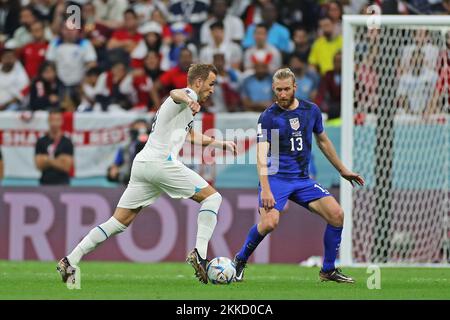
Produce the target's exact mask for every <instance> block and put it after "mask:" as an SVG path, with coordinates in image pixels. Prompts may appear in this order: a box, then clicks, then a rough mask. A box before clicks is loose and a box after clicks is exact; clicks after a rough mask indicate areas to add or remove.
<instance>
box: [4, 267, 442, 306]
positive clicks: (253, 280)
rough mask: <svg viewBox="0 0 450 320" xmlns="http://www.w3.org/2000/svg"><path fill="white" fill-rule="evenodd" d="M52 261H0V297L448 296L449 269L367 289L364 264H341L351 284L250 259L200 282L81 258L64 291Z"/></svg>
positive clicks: (396, 271)
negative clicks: (241, 277)
mask: <svg viewBox="0 0 450 320" xmlns="http://www.w3.org/2000/svg"><path fill="white" fill-rule="evenodd" d="M55 267H56V262H34V261H33V262H31V261H24V262H10V261H0V299H181V300H196V299H220V300H224V299H245V300H247V299H251V300H254V299H274V300H278V299H282V300H291V299H295V300H297V299H402V300H404V299H450V268H387V267H386V268H381V289H379V290H376V289H374V290H369V289H368V288H367V278H368V277H369V276H370V274H368V273H366V269H365V268H344V269H343V271H344V273H346V274H348V275H351V276H353V277H354V278H355V279H356V283H355V284H354V285H349V284H337V283H330V282H319V280H318V271H319V268H307V267H299V266H297V265H288V264H269V265H257V264H250V265H249V267H248V268H247V269H246V279H245V282H242V283H232V284H231V285H212V284H208V285H204V284H201V283H200V282H198V281H197V280H196V279H195V277H194V275H193V270H192V268H191V267H190V266H189V265H187V264H186V263H155V264H146V263H115V262H83V263H82V264H81V265H80V267H81V289H80V290H69V289H67V287H66V286H65V285H64V284H63V283H62V282H61V280H60V278H59V275H58V274H57V272H56V269H55Z"/></svg>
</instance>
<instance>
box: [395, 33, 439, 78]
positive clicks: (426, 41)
mask: <svg viewBox="0 0 450 320" xmlns="http://www.w3.org/2000/svg"><path fill="white" fill-rule="evenodd" d="M411 32H414V35H413V37H414V39H413V43H411V44H409V45H407V46H405V47H404V49H403V52H402V57H401V61H400V63H401V68H402V71H403V70H405V69H408V68H409V66H410V65H411V63H412V60H413V52H415V51H416V50H417V49H419V50H420V51H421V52H422V55H423V64H424V67H426V68H428V69H430V70H431V71H434V70H436V66H437V61H438V57H439V48H438V47H437V46H436V45H434V44H433V41H432V39H431V34H430V31H429V30H426V29H417V30H415V31H411ZM431 32H435V31H431ZM434 36H435V38H434V39H436V37H440V34H437V33H435V34H434ZM434 42H435V43H436V42H437V41H436V40H434Z"/></svg>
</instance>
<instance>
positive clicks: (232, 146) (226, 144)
mask: <svg viewBox="0 0 450 320" xmlns="http://www.w3.org/2000/svg"><path fill="white" fill-rule="evenodd" d="M222 148H223V150H227V151H230V152H231V153H232V154H233V155H234V156H237V148H236V143H234V142H233V141H223V142H222Z"/></svg>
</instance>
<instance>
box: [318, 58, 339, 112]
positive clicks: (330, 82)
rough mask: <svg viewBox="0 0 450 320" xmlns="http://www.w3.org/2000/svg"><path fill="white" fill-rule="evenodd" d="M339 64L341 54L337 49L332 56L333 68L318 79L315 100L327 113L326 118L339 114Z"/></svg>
mask: <svg viewBox="0 0 450 320" xmlns="http://www.w3.org/2000/svg"><path fill="white" fill-rule="evenodd" d="M341 65H342V54H341V52H340V51H338V52H337V53H336V54H335V55H334V57H333V70H330V71H327V72H326V73H325V75H323V76H322V78H321V79H320V86H319V92H318V93H317V97H316V101H315V102H316V104H317V105H318V106H319V108H320V110H322V112H325V113H326V114H327V115H328V120H330V119H334V118H339V117H340V116H341Z"/></svg>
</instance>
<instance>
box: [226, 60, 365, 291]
mask: <svg viewBox="0 0 450 320" xmlns="http://www.w3.org/2000/svg"><path fill="white" fill-rule="evenodd" d="M272 89H273V91H274V94H275V97H276V102H275V103H273V104H272V105H271V106H270V107H269V108H267V109H266V110H265V111H264V112H263V113H262V114H261V116H260V117H259V120H258V132H257V139H258V143H257V158H258V159H257V168H258V176H259V186H258V200H259V212H260V221H259V223H258V224H256V225H254V226H253V227H252V228H251V229H250V231H249V233H248V235H247V239H246V240H245V243H244V245H243V246H242V249H241V250H240V251H239V252H238V253H237V254H236V256H235V258H234V265H235V267H236V278H235V280H236V281H242V280H243V277H244V268H245V266H246V263H247V260H248V258H249V257H250V255H251V254H252V253H253V251H254V250H255V249H256V247H257V246H258V244H259V243H260V242H261V241H262V240H263V239H264V237H265V236H266V235H267V234H268V233H270V232H271V231H273V230H274V229H275V228H276V227H277V225H278V221H279V219H280V211H282V210H283V208H284V206H285V204H286V202H287V200H288V199H289V200H291V201H294V202H295V203H297V204H299V205H301V206H303V207H305V208H307V209H308V210H310V211H312V212H314V213H317V214H318V215H320V216H321V217H322V218H323V219H325V221H326V222H327V227H326V229H325V235H324V247H325V254H324V261H323V266H322V268H321V270H320V272H319V278H320V279H321V280H322V281H335V282H342V283H354V280H353V279H352V278H350V277H348V276H346V275H344V274H343V273H342V271H341V270H340V269H339V268H336V267H335V260H336V256H337V253H338V250H339V245H340V243H341V234H342V227H343V224H344V212H343V210H342V208H341V206H340V205H339V204H338V202H337V201H336V199H335V198H334V197H333V196H332V195H331V194H330V193H329V192H328V191H327V190H326V189H325V188H323V187H322V186H321V185H320V184H318V183H317V182H316V181H314V180H313V179H310V177H309V172H308V167H309V162H310V157H311V143H312V134H313V133H314V135H315V138H316V142H317V145H318V146H319V148H320V150H321V151H322V152H323V153H324V155H325V156H326V157H327V159H328V160H329V161H330V163H331V164H332V165H333V166H334V167H335V168H336V170H338V172H339V173H340V175H341V176H342V177H343V178H345V179H347V180H348V181H349V182H350V183H351V184H352V185H354V183H357V184H358V185H364V179H363V178H362V177H361V176H360V175H359V174H357V173H354V172H351V171H350V170H348V169H347V168H346V167H345V166H344V165H343V163H342V162H341V160H340V159H339V157H338V155H337V153H336V150H335V148H334V146H333V144H332V142H331V141H330V140H329V139H328V137H327V135H326V133H325V132H324V130H323V126H322V115H321V112H320V109H319V108H318V107H317V105H315V104H313V103H311V102H309V101H305V100H298V99H296V98H295V91H296V89H297V87H296V84H295V75H294V74H293V73H292V71H291V70H290V69H288V68H285V69H280V70H278V71H277V72H276V73H275V74H274V76H273V81H272Z"/></svg>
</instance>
